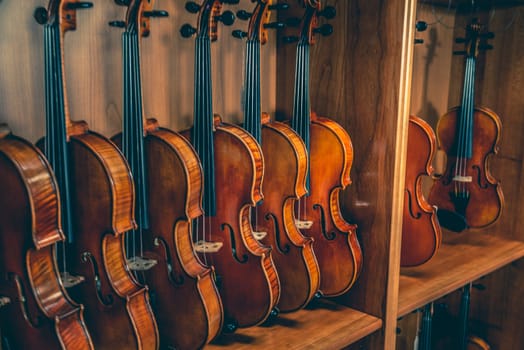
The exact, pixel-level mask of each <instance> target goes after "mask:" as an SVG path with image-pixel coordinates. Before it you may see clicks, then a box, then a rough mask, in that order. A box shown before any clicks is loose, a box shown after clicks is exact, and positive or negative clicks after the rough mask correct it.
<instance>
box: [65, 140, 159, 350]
mask: <svg viewBox="0 0 524 350" xmlns="http://www.w3.org/2000/svg"><path fill="white" fill-rule="evenodd" d="M68 151H69V154H70V158H71V161H70V169H69V176H70V179H71V181H72V183H73V184H74V186H72V198H73V202H74V205H73V206H72V209H73V212H72V216H73V223H74V226H73V229H74V232H75V241H74V242H73V243H72V244H69V245H68V255H69V259H68V263H69V268H70V270H71V271H72V272H73V273H74V274H77V275H81V276H84V277H85V281H84V282H83V283H80V284H78V285H76V286H74V287H72V288H71V289H70V293H71V295H72V296H74V297H75V298H76V299H77V300H81V301H82V303H83V304H84V305H85V306H86V312H85V319H86V323H87V325H88V327H89V329H90V331H91V335H92V337H93V343H94V344H95V347H96V348H97V349H144V350H145V349H157V348H158V344H159V336H158V329H157V325H156V320H155V317H154V315H153V312H152V310H151V306H150V303H149V294H148V292H147V287H144V286H141V285H139V284H138V283H137V282H136V280H135V279H134V277H133V276H132V275H131V273H130V272H129V269H128V267H127V261H126V255H125V251H124V238H125V237H124V236H125V232H126V231H129V230H131V229H134V228H135V226H136V225H135V222H134V220H133V203H134V189H133V180H132V178H131V174H130V171H129V168H128V166H127V164H126V162H125V159H124V157H123V156H122V154H121V153H120V151H119V150H118V148H117V147H116V146H115V145H114V144H113V143H112V142H110V141H109V140H107V139H106V138H104V137H103V136H101V135H98V134H96V133H93V132H85V133H82V134H76V135H74V136H70V141H69V145H68Z"/></svg>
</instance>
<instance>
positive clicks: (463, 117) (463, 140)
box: [456, 57, 475, 158]
mask: <svg viewBox="0 0 524 350" xmlns="http://www.w3.org/2000/svg"><path fill="white" fill-rule="evenodd" d="M474 109H475V57H467V58H466V71H465V73H464V87H463V92H462V105H461V107H460V118H459V124H458V127H457V138H456V142H457V157H459V158H471V155H472V150H473V112H474Z"/></svg>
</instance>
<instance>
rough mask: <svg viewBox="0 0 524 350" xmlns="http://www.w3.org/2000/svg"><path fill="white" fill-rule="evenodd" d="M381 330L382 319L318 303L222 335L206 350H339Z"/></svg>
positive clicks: (325, 302)
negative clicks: (260, 323)
mask: <svg viewBox="0 0 524 350" xmlns="http://www.w3.org/2000/svg"><path fill="white" fill-rule="evenodd" d="M381 327H382V320H381V319H379V318H377V317H373V316H370V315H368V314H365V313H363V312H360V311H357V310H354V309H351V308H348V307H346V306H342V305H339V304H336V303H334V302H331V301H328V300H318V301H316V302H314V303H313V305H311V306H309V307H308V308H307V309H304V310H300V311H297V312H293V313H289V314H280V315H279V316H278V317H277V319H275V320H274V321H273V324H271V325H268V326H259V327H251V328H245V329H239V330H237V331H236V332H235V333H233V334H227V335H222V336H220V337H219V338H218V339H216V340H215V341H214V342H213V343H212V344H210V345H209V346H207V347H206V349H221V348H224V347H225V346H231V347H233V348H234V349H248V348H249V349H262V348H264V349H283V348H286V349H304V348H308V349H340V348H343V347H345V346H347V345H349V344H352V343H354V342H356V341H358V340H360V339H362V338H364V337H365V336H367V335H369V334H371V333H373V332H375V331H377V330H379V329H380V328H381Z"/></svg>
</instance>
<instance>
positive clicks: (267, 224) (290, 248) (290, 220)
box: [256, 122, 320, 312]
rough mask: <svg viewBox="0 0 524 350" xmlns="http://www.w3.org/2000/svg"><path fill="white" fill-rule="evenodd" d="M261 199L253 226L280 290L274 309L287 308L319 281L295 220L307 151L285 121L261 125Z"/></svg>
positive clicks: (308, 295)
mask: <svg viewBox="0 0 524 350" xmlns="http://www.w3.org/2000/svg"><path fill="white" fill-rule="evenodd" d="M262 152H263V154H264V173H265V181H264V184H263V190H264V201H263V202H262V203H261V204H260V205H258V206H257V208H256V212H257V215H256V217H257V224H258V226H257V227H256V229H257V231H265V232H267V236H266V237H265V238H264V239H262V242H263V243H264V244H266V245H268V246H271V247H272V248H273V249H272V257H273V260H274V262H275V266H276V269H277V271H278V275H279V279H280V283H281V292H280V300H279V302H278V308H279V310H280V311H283V312H289V311H294V310H298V309H300V308H303V307H304V306H306V305H307V303H309V301H311V299H312V298H313V297H314V295H315V293H316V292H317V291H318V288H319V286H320V271H319V267H318V263H317V260H316V257H315V254H314V252H313V239H312V238H310V237H305V236H303V235H302V233H301V232H300V231H299V230H298V228H297V226H296V224H295V214H294V210H295V209H294V208H295V203H296V201H297V200H298V199H299V198H300V197H302V196H304V195H305V194H306V187H305V182H306V173H307V165H308V161H307V151H306V148H305V145H304V142H303V141H302V140H301V139H300V137H299V136H298V135H297V134H296V133H295V132H294V131H293V129H291V128H290V127H289V126H288V125H286V124H284V123H280V122H271V123H269V122H268V123H264V124H263V125H262Z"/></svg>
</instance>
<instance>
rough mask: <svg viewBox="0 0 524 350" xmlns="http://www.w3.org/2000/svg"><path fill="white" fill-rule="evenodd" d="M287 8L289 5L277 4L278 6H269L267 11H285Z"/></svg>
mask: <svg viewBox="0 0 524 350" xmlns="http://www.w3.org/2000/svg"><path fill="white" fill-rule="evenodd" d="M288 8H289V5H288V4H286V3H284V2H283V3H279V4H275V5H269V6H268V9H269V10H270V11H280V10H287V9H288Z"/></svg>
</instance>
